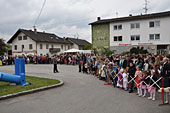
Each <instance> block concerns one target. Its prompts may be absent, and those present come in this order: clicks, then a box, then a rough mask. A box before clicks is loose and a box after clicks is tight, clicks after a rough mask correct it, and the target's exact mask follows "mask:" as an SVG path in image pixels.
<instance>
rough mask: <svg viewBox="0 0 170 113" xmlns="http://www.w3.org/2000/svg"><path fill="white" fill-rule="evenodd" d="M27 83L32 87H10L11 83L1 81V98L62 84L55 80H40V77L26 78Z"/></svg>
mask: <svg viewBox="0 0 170 113" xmlns="http://www.w3.org/2000/svg"><path fill="white" fill-rule="evenodd" d="M26 81H27V82H28V81H29V82H31V83H32V85H27V86H20V85H18V86H12V85H10V84H11V83H8V82H2V81H0V96H4V95H7V94H13V93H18V92H22V91H27V90H31V89H35V88H40V87H44V86H50V85H54V84H58V83H60V81H59V80H55V79H48V78H39V77H31V76H26Z"/></svg>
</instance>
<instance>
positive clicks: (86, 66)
mask: <svg viewBox="0 0 170 113" xmlns="http://www.w3.org/2000/svg"><path fill="white" fill-rule="evenodd" d="M84 68H85V73H88V72H87V68H88V62H86V63H85V64H84Z"/></svg>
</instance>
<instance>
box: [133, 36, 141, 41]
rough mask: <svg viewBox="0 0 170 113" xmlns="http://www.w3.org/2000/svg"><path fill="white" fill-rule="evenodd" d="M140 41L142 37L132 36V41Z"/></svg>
mask: <svg viewBox="0 0 170 113" xmlns="http://www.w3.org/2000/svg"><path fill="white" fill-rule="evenodd" d="M139 40H140V35H132V36H131V41H139Z"/></svg>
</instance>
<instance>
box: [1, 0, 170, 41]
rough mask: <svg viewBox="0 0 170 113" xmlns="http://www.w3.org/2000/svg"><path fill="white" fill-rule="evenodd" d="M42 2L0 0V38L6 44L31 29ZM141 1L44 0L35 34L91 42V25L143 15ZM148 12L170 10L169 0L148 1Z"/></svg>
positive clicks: (39, 0) (36, 0) (142, 0)
mask: <svg viewBox="0 0 170 113" xmlns="http://www.w3.org/2000/svg"><path fill="white" fill-rule="evenodd" d="M43 2H44V0H0V38H3V39H5V40H6V41H7V40H9V38H11V36H12V35H13V34H14V33H15V32H16V31H17V30H18V29H19V28H22V29H33V25H34V23H35V21H36V18H37V16H38V14H39V12H40V9H41V7H42V4H43ZM143 7H144V0H46V4H45V6H44V9H43V11H42V14H41V16H40V18H39V20H38V22H37V23H36V26H37V30H38V31H45V32H50V33H55V34H56V35H57V36H60V37H64V36H65V37H73V38H74V37H77V36H78V37H79V38H81V39H86V40H88V41H90V42H91V27H90V26H89V25H88V24H89V23H90V22H93V21H96V18H97V17H99V16H100V17H101V18H102V19H104V18H115V17H116V12H118V17H122V16H128V15H129V14H132V15H138V14H141V13H144V10H143ZM148 8H149V11H148V13H155V12H162V11H168V10H170V0H149V5H148Z"/></svg>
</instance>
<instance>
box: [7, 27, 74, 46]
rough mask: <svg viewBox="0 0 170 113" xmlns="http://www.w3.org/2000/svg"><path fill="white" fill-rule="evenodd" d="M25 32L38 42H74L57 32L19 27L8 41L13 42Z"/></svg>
mask: <svg viewBox="0 0 170 113" xmlns="http://www.w3.org/2000/svg"><path fill="white" fill-rule="evenodd" d="M21 32H22V33H24V34H25V35H26V36H28V37H30V38H31V39H32V40H34V41H36V42H49V43H63V44H72V43H71V42H69V41H67V40H64V39H63V38H60V37H58V36H56V35H55V34H51V33H45V32H34V31H32V30H25V29H19V30H18V31H17V32H16V33H15V34H14V35H13V36H12V37H11V39H10V40H9V41H8V42H7V43H12V41H13V40H14V39H15V38H16V37H17V36H18V35H19V34H20V33H21Z"/></svg>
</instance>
